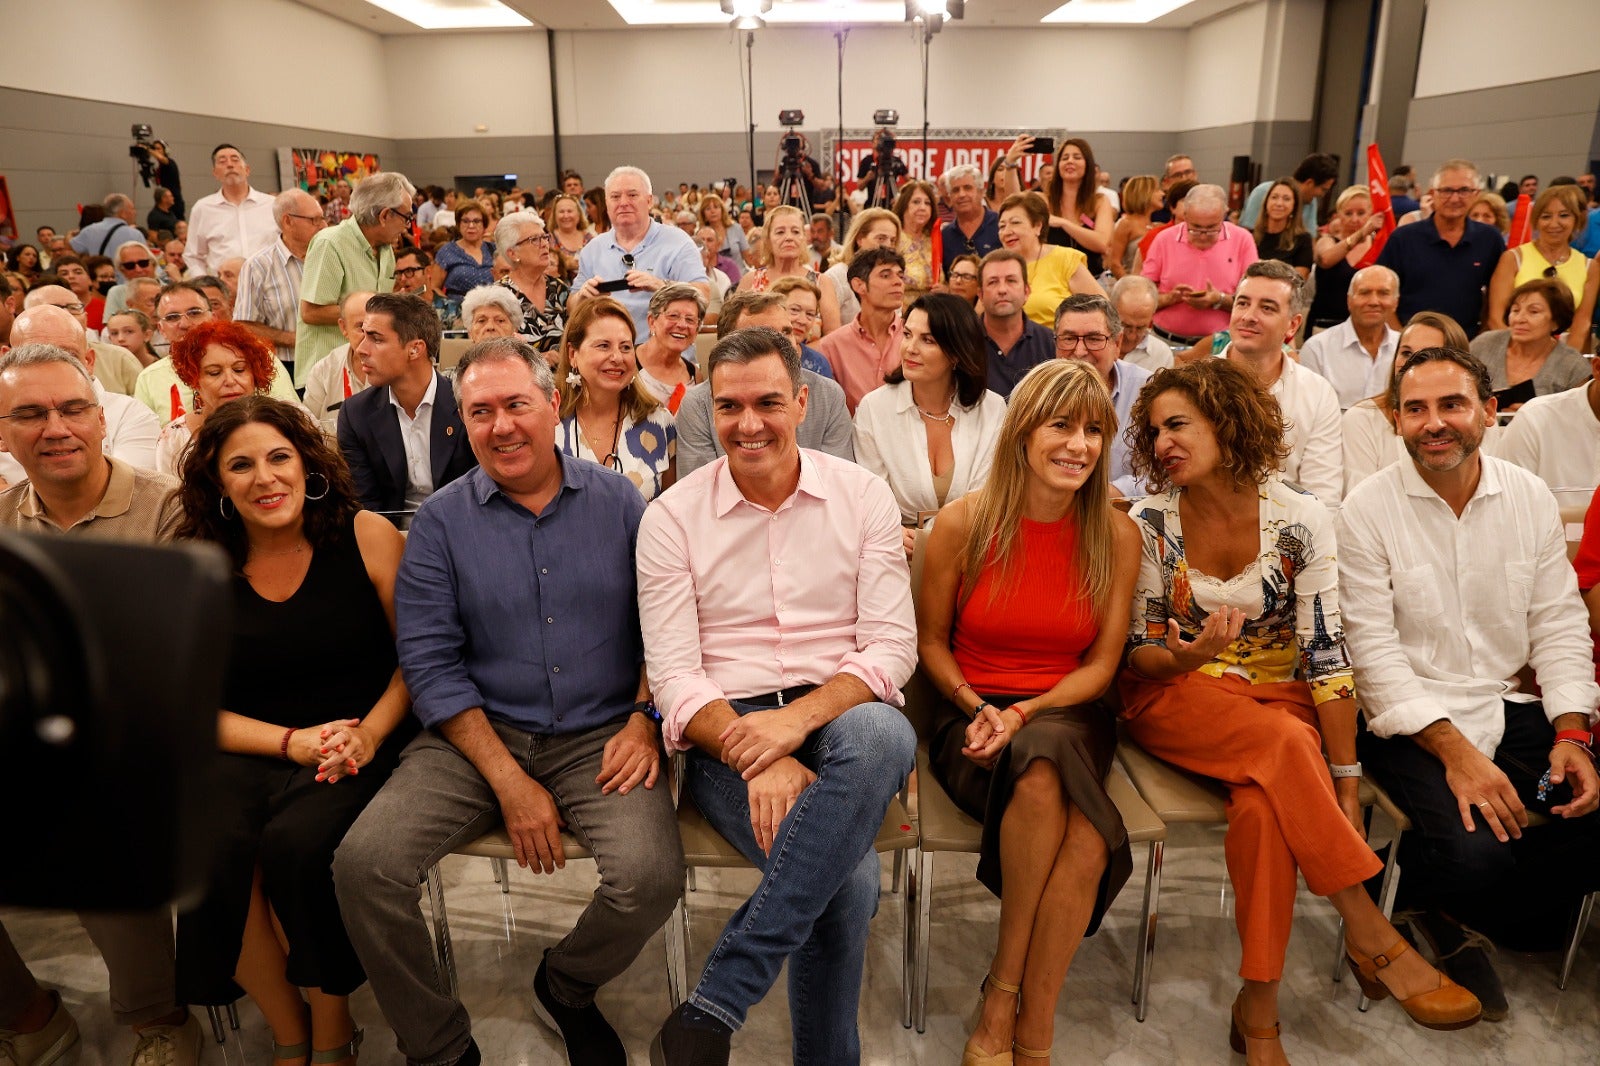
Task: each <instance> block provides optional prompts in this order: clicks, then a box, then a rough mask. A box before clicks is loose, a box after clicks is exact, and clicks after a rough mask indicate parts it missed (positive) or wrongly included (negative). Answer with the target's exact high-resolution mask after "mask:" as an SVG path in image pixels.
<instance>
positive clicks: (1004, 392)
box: [978, 248, 1056, 400]
mask: <svg viewBox="0 0 1600 1066" xmlns="http://www.w3.org/2000/svg"><path fill="white" fill-rule="evenodd" d="M978 284H979V285H980V286H982V292H983V314H982V316H980V318H979V321H981V322H982V323H983V343H984V347H985V348H986V349H988V352H989V389H990V390H991V391H993V392H996V393H999V394H1000V395H1001V396H1002V397H1004V398H1005V399H1008V400H1009V399H1010V398H1011V390H1012V389H1014V388H1016V387H1017V382H1019V381H1021V380H1022V379H1023V378H1024V377H1026V376H1027V375H1028V371H1030V370H1032V369H1033V368H1034V367H1036V366H1038V365H1039V364H1040V363H1047V362H1049V361H1050V360H1052V359H1054V358H1055V357H1056V339H1055V336H1054V335H1053V334H1052V333H1051V332H1050V331H1049V330H1047V329H1045V328H1044V327H1043V326H1041V325H1039V323H1037V322H1035V321H1033V320H1032V319H1030V318H1029V317H1028V316H1027V315H1025V314H1023V312H1022V306H1023V304H1025V303H1027V302H1028V292H1029V289H1028V261H1027V260H1026V259H1024V258H1023V257H1022V253H1021V252H1013V251H1012V250H1011V249H1009V248H1001V249H999V250H998V251H993V252H990V253H989V254H988V255H986V256H984V257H983V262H982V263H980V264H978Z"/></svg>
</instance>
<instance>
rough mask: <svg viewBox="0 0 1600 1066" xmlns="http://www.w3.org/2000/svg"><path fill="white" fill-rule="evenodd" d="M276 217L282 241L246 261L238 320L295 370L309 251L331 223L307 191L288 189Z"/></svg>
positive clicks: (277, 201) (278, 200)
mask: <svg viewBox="0 0 1600 1066" xmlns="http://www.w3.org/2000/svg"><path fill="white" fill-rule="evenodd" d="M272 217H273V218H274V219H275V220H276V221H277V224H278V239H277V240H275V241H273V242H272V243H271V244H269V245H267V246H266V247H265V248H263V249H261V251H259V252H257V253H256V254H255V255H253V256H251V257H250V258H249V259H248V260H247V261H246V262H245V264H244V270H243V271H242V272H241V273H240V275H239V294H238V296H237V297H236V298H235V299H234V302H233V320H234V321H235V322H237V323H239V324H240V325H241V326H243V327H244V328H245V329H247V330H249V331H250V332H251V333H254V334H255V335H256V336H258V337H260V338H261V339H262V340H265V341H267V342H269V343H270V344H272V346H273V347H275V348H276V349H277V351H278V360H279V362H281V363H283V365H284V366H287V367H288V368H289V369H291V370H293V369H294V341H295V327H296V326H298V325H299V324H300V278H301V276H302V275H303V274H304V272H305V268H306V251H307V249H309V248H310V246H311V238H312V237H315V236H316V235H317V234H318V233H321V232H322V230H323V227H325V226H326V225H327V222H326V221H325V220H324V219H323V217H322V205H321V204H319V203H317V201H316V200H314V199H313V198H312V196H311V194H310V193H308V192H306V191H305V190H304V189H286V190H284V191H283V192H280V193H279V194H278V195H277V196H275V197H274V198H273V200H272Z"/></svg>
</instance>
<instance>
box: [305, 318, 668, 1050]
mask: <svg viewBox="0 0 1600 1066" xmlns="http://www.w3.org/2000/svg"><path fill="white" fill-rule="evenodd" d="M456 382H457V384H456V396H457V398H458V401H459V403H460V407H461V415H462V419H463V421H464V422H465V424H466V427H467V428H466V431H467V436H468V439H469V440H470V442H471V444H472V450H473V452H474V454H475V455H476V456H477V458H478V462H479V467H478V468H477V469H475V470H473V471H472V472H471V473H470V474H468V475H466V476H463V477H461V478H459V479H457V480H456V481H453V482H451V483H450V484H449V485H447V486H445V488H443V489H441V490H440V491H439V492H436V493H435V494H434V495H433V496H432V497H430V498H429V499H428V500H427V502H426V503H425V504H424V505H423V506H422V509H421V510H419V511H418V512H417V517H416V520H415V522H414V523H413V524H412V527H411V532H410V538H409V540H408V542H407V549H406V557H405V560H404V561H403V562H402V564H401V567H400V575H399V577H398V579H397V581H396V585H395V613H396V616H397V618H396V640H397V643H398V645H399V652H400V667H401V670H402V672H403V674H404V676H405V680H406V685H407V686H408V687H409V688H410V690H411V698H412V700H413V706H414V708H415V711H416V714H417V717H418V718H419V719H421V721H422V723H423V725H424V726H426V727H427V729H426V731H425V732H423V734H422V735H421V736H419V737H418V738H417V739H416V740H415V741H414V742H413V743H411V744H410V745H409V746H408V747H407V748H406V750H405V752H404V753H403V754H402V755H401V763H400V768H399V769H398V770H396V771H395V774H394V776H393V777H392V778H391V779H390V781H389V783H388V784H387V785H385V786H384V788H383V789H382V790H381V791H380V792H379V793H378V795H377V797H376V798H375V799H374V800H373V801H372V803H371V804H370V805H369V806H368V807H367V809H366V811H365V812H364V813H363V814H362V816H361V818H360V819H359V820H358V821H357V822H356V824H355V825H354V826H353V827H351V830H350V833H349V834H348V835H347V836H346V837H345V841H344V843H343V845H341V846H340V849H339V852H338V854H337V856H336V857H335V860H334V878H335V883H336V885H337V887H338V891H339V901H340V908H341V910H342V911H343V914H344V917H345V922H346V924H347V926H349V928H350V930H351V939H352V941H353V942H354V943H355V945H356V951H357V953H358V954H359V955H360V957H361V962H362V965H363V966H364V967H365V968H366V971H367V976H368V978H369V979H370V980H371V982H372V990H373V992H374V994H376V996H377V998H378V1005H379V1007H380V1008H381V1009H382V1010H383V1013H384V1017H385V1018H386V1019H387V1020H388V1022H389V1024H390V1026H391V1027H392V1028H393V1029H394V1032H395V1036H396V1042H397V1043H398V1045H399V1048H400V1051H401V1052H402V1053H403V1054H404V1055H405V1056H406V1057H407V1059H408V1060H409V1061H412V1062H427V1063H440V1064H442V1063H454V1064H458V1066H478V1063H480V1062H481V1061H482V1059H481V1055H480V1053H479V1051H478V1047H477V1045H476V1043H475V1042H474V1041H473V1039H472V1035H471V1023H470V1020H469V1019H468V1017H467V1012H466V1009H465V1008H464V1007H463V1006H462V1004H461V1002H460V1001H459V1000H458V999H457V998H455V997H454V996H453V995H451V994H447V993H444V992H441V991H440V990H439V988H438V986H437V982H436V979H435V964H434V955H433V946H432V942H431V941H430V939H429V936H428V930H427V926H426V925H425V924H424V922H423V919H422V914H421V911H420V910H419V909H418V905H417V887H418V884H419V883H420V882H421V880H422V878H423V876H424V872H425V871H426V870H428V869H429V868H430V867H431V866H433V865H434V864H435V863H437V862H438V861H439V860H440V859H441V858H443V857H444V856H445V855H447V854H448V853H449V852H450V850H451V849H452V848H454V847H458V846H459V845H461V844H462V843H465V842H467V841H470V840H473V839H475V838H476V837H478V836H481V835H482V834H484V833H486V832H489V831H490V830H492V829H495V828H497V827H500V826H504V828H505V831H506V833H507V834H508V835H509V836H510V837H511V842H512V845H513V847H514V848H515V850H516V854H517V862H518V864H519V865H523V866H532V867H533V868H534V869H535V870H536V871H538V872H543V873H553V872H554V871H555V870H556V869H558V868H560V867H561V866H563V865H564V863H565V860H564V857H563V852H562V843H561V835H560V831H561V829H562V827H564V826H565V827H570V829H571V830H572V832H573V833H574V834H575V835H576V836H577V838H578V840H579V842H580V843H582V844H583V845H584V846H585V847H587V848H588V849H589V850H590V851H591V852H592V853H593V854H594V857H595V862H596V864H597V865H598V867H599V871H600V887H599V888H598V889H597V890H596V892H595V895H594V898H593V899H592V900H591V901H590V903H589V906H588V908H587V909H585V910H584V912H583V914H582V915H581V916H580V917H579V919H578V922H577V924H576V926H575V927H574V928H573V930H572V932H570V933H568V934H567V936H566V937H565V938H563V939H562V940H561V942H560V943H558V944H556V945H555V946H554V947H552V948H549V949H548V950H547V951H546V952H545V957H544V961H543V962H541V963H540V965H539V969H538V971H537V972H536V973H535V974H534V978H533V991H534V1002H533V1009H534V1014H535V1015H536V1016H537V1017H538V1018H539V1019H540V1020H541V1021H543V1022H544V1023H545V1024H546V1025H548V1026H550V1027H551V1028H552V1029H554V1030H555V1031H556V1032H557V1034H558V1035H559V1036H560V1037H561V1039H562V1040H563V1042H564V1043H565V1045H566V1050H567V1056H568V1060H569V1061H570V1062H572V1063H575V1064H576V1063H584V1064H588V1063H594V1064H597V1066H598V1064H608V1066H609V1064H615V1066H626V1063H627V1056H626V1054H625V1052H624V1050H623V1047H622V1042H621V1041H620V1040H619V1039H618V1038H617V1034H616V1032H615V1030H613V1029H612V1028H611V1026H610V1025H609V1024H608V1023H607V1022H606V1020H605V1018H604V1017H602V1016H601V1014H600V1011H599V1010H598V1009H597V1008H596V1007H595V1005H594V995H595V991H596V990H597V989H598V988H599V987H600V986H601V985H603V984H605V983H606V982H607V981H609V980H611V979H612V978H613V977H615V976H617V975H618V974H620V973H621V972H622V971H623V970H624V969H626V968H627V967H628V965H629V964H630V963H632V962H633V960H634V958H635V957H636V956H637V955H638V953H639V950H640V949H641V948H642V947H644V945H645V943H646V942H647V941H648V940H649V939H650V937H651V936H652V935H653V934H654V933H655V931H656V929H657V928H659V927H660V926H661V924H662V923H663V922H664V921H665V920H666V918H667V916H668V915H669V914H670V913H671V911H672V908H673V905H674V904H675V903H676V901H677V899H678V897H679V894H680V893H681V891H682V887H683V852H682V846H681V844H680V843H679V838H678V830H677V817H676V814H675V813H674V810H673V806H672V800H671V797H670V796H669V795H668V792H667V789H666V787H665V783H664V782H659V783H658V781H659V777H660V763H661V734H660V729H659V726H658V725H657V722H656V720H655V715H654V707H653V705H652V704H651V703H650V702H649V688H648V686H647V685H646V683H645V678H644V673H643V669H642V663H643V660H644V648H643V641H642V638H641V636H640V631H639V608H638V602H637V598H636V580H635V576H634V562H633V553H634V544H635V540H636V538H637V534H638V528H639V520H640V518H641V517H642V516H643V514H644V501H643V499H642V498H641V497H640V495H639V492H638V490H637V489H635V488H634V487H633V483H632V482H630V481H628V479H626V478H624V477H622V476H621V475H619V474H616V473H614V472H612V471H610V470H608V469H606V468H605V467H602V466H600V465H598V464H596V463H591V462H587V461H584V460H580V459H572V458H569V457H564V456H562V455H560V454H559V453H558V452H557V451H556V448H555V430H556V421H557V420H556V413H555V404H556V402H557V396H556V391H555V386H554V382H553V379H552V377H551V373H550V368H549V364H548V363H546V362H545V360H544V357H543V356H541V355H539V354H538V353H537V352H536V351H535V350H534V349H533V348H532V347H531V346H530V345H528V344H526V343H524V342H523V341H520V340H517V339H515V338H496V339H493V340H489V341H485V342H483V343H481V344H478V345H474V346H473V347H472V348H470V349H469V350H468V351H467V353H466V355H465V356H463V358H462V360H461V363H460V366H459V368H458V370H457V375H456Z"/></svg>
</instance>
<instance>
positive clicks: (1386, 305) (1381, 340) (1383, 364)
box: [1300, 266, 1400, 411]
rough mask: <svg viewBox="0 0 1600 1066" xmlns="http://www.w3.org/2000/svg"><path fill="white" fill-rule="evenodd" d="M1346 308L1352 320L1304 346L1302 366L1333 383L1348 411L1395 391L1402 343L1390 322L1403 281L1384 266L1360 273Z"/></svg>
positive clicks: (1340, 324) (1350, 292)
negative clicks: (1397, 351)
mask: <svg viewBox="0 0 1600 1066" xmlns="http://www.w3.org/2000/svg"><path fill="white" fill-rule="evenodd" d="M1345 306H1346V307H1348V308H1349V309H1350V317H1349V318H1347V319H1345V320H1344V321H1343V322H1341V323H1339V324H1338V325H1337V326H1334V327H1333V328H1332V329H1326V330H1323V331H1322V332H1321V333H1319V334H1317V335H1316V336H1315V337H1311V338H1310V339H1308V340H1307V341H1306V342H1305V344H1304V345H1302V346H1301V348H1300V365H1301V366H1303V367H1306V368H1307V369H1308V370H1315V371H1316V372H1317V373H1319V374H1321V375H1322V376H1323V377H1325V378H1327V379H1328V382H1329V384H1331V385H1332V386H1333V389H1334V391H1335V392H1337V393H1338V394H1339V409H1340V410H1344V411H1348V410H1349V409H1350V408H1352V407H1354V406H1355V405H1356V404H1358V403H1360V402H1361V401H1362V400H1365V399H1366V398H1367V397H1369V396H1378V395H1380V394H1382V393H1385V392H1388V391H1389V378H1390V376H1391V375H1392V374H1393V373H1394V350H1395V346H1396V345H1397V344H1399V343H1400V333H1399V331H1398V330H1395V329H1391V328H1390V327H1389V322H1390V320H1392V319H1393V318H1394V314H1395V309H1396V308H1398V307H1399V306H1400V276H1399V275H1398V274H1396V273H1395V272H1394V271H1392V270H1390V269H1389V268H1388V267H1383V266H1369V267H1364V268H1362V269H1361V270H1358V271H1356V272H1355V276H1354V277H1352V278H1351V279H1350V288H1349V290H1348V291H1347V293H1346V294H1345Z"/></svg>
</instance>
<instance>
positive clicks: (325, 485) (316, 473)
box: [306, 470, 333, 500]
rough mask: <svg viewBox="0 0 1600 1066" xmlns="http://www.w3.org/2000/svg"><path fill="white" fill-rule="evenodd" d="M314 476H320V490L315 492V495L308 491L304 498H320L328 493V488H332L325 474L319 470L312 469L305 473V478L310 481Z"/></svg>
mask: <svg viewBox="0 0 1600 1066" xmlns="http://www.w3.org/2000/svg"><path fill="white" fill-rule="evenodd" d="M314 477H320V478H321V479H322V491H321V492H319V493H317V494H316V495H315V496H313V495H311V493H309V492H308V493H306V499H308V500H320V499H322V498H323V497H324V496H326V495H327V494H328V490H330V489H332V488H333V485H332V484H330V483H329V481H328V475H327V474H324V473H322V472H321V471H320V470H313V471H312V472H311V473H309V474H307V475H306V480H307V481H310V480H311V479H312V478H314Z"/></svg>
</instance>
